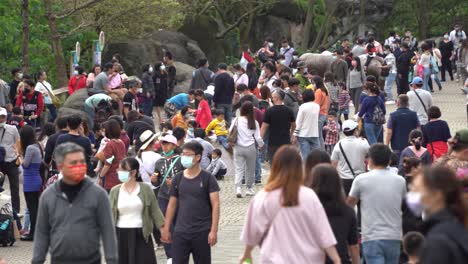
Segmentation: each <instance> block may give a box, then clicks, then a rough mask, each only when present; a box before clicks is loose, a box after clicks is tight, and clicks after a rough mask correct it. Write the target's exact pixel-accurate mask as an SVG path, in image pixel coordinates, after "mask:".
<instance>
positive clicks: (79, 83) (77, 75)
mask: <svg viewBox="0 0 468 264" xmlns="http://www.w3.org/2000/svg"><path fill="white" fill-rule="evenodd" d="M86 82H87V80H86V75H85V74H84V68H83V67H81V66H79V65H78V66H76V67H75V70H74V71H73V76H72V77H71V78H70V81H68V95H72V94H73V93H74V92H76V91H78V90H79V89H83V88H86Z"/></svg>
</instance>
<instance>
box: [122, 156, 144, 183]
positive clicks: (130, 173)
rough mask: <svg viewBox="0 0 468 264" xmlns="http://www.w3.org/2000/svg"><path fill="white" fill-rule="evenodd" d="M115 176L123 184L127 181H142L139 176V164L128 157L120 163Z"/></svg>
mask: <svg viewBox="0 0 468 264" xmlns="http://www.w3.org/2000/svg"><path fill="white" fill-rule="evenodd" d="M117 174H118V177H119V180H120V181H121V182H123V183H125V182H129V181H137V182H142V181H143V180H142V179H141V176H140V163H139V162H138V160H137V159H135V158H132V157H128V158H125V159H123V160H121V161H120V164H119V168H118V170H117Z"/></svg>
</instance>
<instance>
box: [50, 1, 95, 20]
mask: <svg viewBox="0 0 468 264" xmlns="http://www.w3.org/2000/svg"><path fill="white" fill-rule="evenodd" d="M102 1H104V0H90V1H88V2H86V3H84V4H82V5H80V6H76V2H75V7H74V8H73V9H72V10H68V11H65V12H63V13H62V14H57V15H56V16H55V17H56V18H57V19H62V18H66V17H69V16H71V15H73V14H75V13H76V12H78V11H81V10H83V9H86V8H89V7H92V6H93V5H96V4H98V3H100V2H102Z"/></svg>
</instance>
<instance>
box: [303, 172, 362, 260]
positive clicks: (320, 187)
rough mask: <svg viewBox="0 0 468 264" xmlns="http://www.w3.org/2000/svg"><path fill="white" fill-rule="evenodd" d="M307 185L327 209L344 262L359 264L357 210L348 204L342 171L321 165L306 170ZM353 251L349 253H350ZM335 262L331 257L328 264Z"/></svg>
mask: <svg viewBox="0 0 468 264" xmlns="http://www.w3.org/2000/svg"><path fill="white" fill-rule="evenodd" d="M304 186H306V187H309V188H311V189H312V190H314V192H315V193H316V194H317V196H318V198H319V200H320V202H321V203H322V205H323V208H324V209H325V213H326V214H327V217H328V221H329V222H330V225H331V228H332V230H333V233H334V234H335V238H336V239H337V242H338V244H337V245H336V249H337V251H338V254H339V255H340V259H341V263H348V264H351V263H352V264H358V263H359V245H358V232H357V219H356V213H355V212H354V210H353V209H352V208H351V207H349V206H348V205H347V204H346V202H345V196H344V194H343V189H342V187H341V179H340V176H339V175H338V172H337V171H336V169H335V168H333V167H332V166H331V165H330V164H319V165H317V166H316V167H315V168H314V169H313V170H312V171H306V178H305V182H304ZM348 252H349V253H348ZM325 263H327V264H329V263H333V262H332V261H331V260H330V259H329V258H327V261H326V262H325Z"/></svg>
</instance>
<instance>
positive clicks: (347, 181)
mask: <svg viewBox="0 0 468 264" xmlns="http://www.w3.org/2000/svg"><path fill="white" fill-rule="evenodd" d="M353 181H354V179H341V183H342V184H343V190H344V193H345V195H346V197H348V196H349V192H350V191H351V186H352V185H353Z"/></svg>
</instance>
